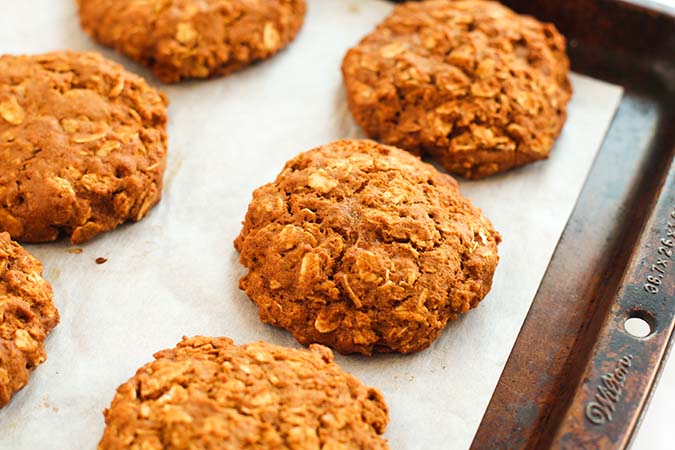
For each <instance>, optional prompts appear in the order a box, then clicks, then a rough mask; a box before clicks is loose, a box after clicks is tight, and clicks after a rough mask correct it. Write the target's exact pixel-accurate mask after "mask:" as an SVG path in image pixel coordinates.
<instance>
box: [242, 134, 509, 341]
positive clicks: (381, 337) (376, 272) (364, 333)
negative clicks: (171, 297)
mask: <svg viewBox="0 0 675 450" xmlns="http://www.w3.org/2000/svg"><path fill="white" fill-rule="evenodd" d="M500 239H501V238H500V236H499V234H498V233H497V232H496V231H495V230H494V228H493V226H492V224H491V223H490V221H489V220H487V219H486V218H485V217H483V215H482V214H481V212H480V210H479V209H478V208H475V207H474V206H472V205H471V203H470V202H469V200H467V199H466V198H464V197H463V196H462V194H461V193H460V191H459V188H458V185H457V182H456V181H455V180H454V179H453V178H452V177H450V176H448V175H446V174H442V173H440V172H439V171H438V170H436V169H435V168H434V167H433V166H431V165H429V164H426V163H424V162H422V161H420V160H419V159H418V158H417V157H415V156H413V155H410V154H409V153H407V152H405V151H403V150H400V149H397V148H394V147H389V146H385V145H381V144H377V143H375V142H373V141H367V140H344V141H337V142H334V143H331V144H328V145H325V146H323V147H319V148H317V149H314V150H311V151H309V152H306V153H302V154H300V155H298V156H297V157H295V158H293V159H292V160H290V161H289V162H288V163H287V164H286V166H285V168H284V169H283V171H282V172H281V174H280V175H279V176H278V177H277V179H276V181H274V182H273V183H270V184H267V185H265V186H263V187H261V188H258V189H257V190H256V191H255V192H254V193H253V200H252V201H251V204H250V206H249V209H248V212H247V214H246V219H245V221H244V226H243V230H242V231H241V234H240V235H239V237H238V238H237V240H236V241H235V247H236V248H237V250H238V251H239V252H240V253H241V263H242V264H243V265H244V266H246V267H247V268H248V273H247V274H246V275H245V276H244V277H243V278H242V279H241V280H240V287H241V288H242V289H243V290H244V291H245V292H246V293H247V294H248V296H249V297H250V298H251V300H253V302H254V303H256V304H257V306H258V308H259V313H260V318H261V319H262V321H263V322H266V323H269V324H273V325H276V326H279V327H283V328H286V329H287V330H289V331H290V332H291V333H292V334H293V336H294V337H295V338H296V339H297V340H298V341H299V342H301V343H303V344H310V343H314V342H317V343H321V344H324V345H328V346H330V347H332V348H334V349H336V350H338V351H339V352H341V353H353V352H359V353H363V354H370V353H372V352H373V351H380V352H401V353H408V352H414V351H419V350H422V349H424V348H426V347H428V346H429V345H430V344H431V342H432V341H433V340H434V339H436V338H437V337H438V335H439V334H440V332H441V331H442V330H443V328H444V327H445V325H446V324H447V322H448V321H449V320H451V319H454V318H456V317H457V316H458V314H460V313H464V312H467V311H468V310H469V309H471V308H473V307H475V306H477V305H478V303H479V302H480V301H481V300H482V299H483V297H485V295H486V294H487V293H488V291H489V290H490V287H491V284H492V277H493V274H494V271H495V268H496V266H497V262H498V260H499V258H498V256H497V244H498V243H499V242H500Z"/></svg>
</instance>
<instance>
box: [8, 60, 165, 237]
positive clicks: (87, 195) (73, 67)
mask: <svg viewBox="0 0 675 450" xmlns="http://www.w3.org/2000/svg"><path fill="white" fill-rule="evenodd" d="M166 105H167V100H166V98H165V97H164V96H163V95H162V94H159V93H158V92H157V91H156V90H154V89H152V88H151V87H149V86H148V85H147V84H146V82H145V81H144V80H143V79H142V78H140V77H138V76H136V75H133V74H131V73H129V72H127V71H125V70H124V69H123V68H122V66H120V65H118V64H115V63H113V62H112V61H108V60H106V59H104V58H103V57H101V56H100V55H98V54H95V53H76V52H54V53H47V54H44V55H36V56H10V55H4V56H0V231H7V232H9V234H10V235H11V236H12V238H13V239H16V240H18V241H23V242H48V241H54V240H56V239H58V238H59V237H60V236H64V235H65V236H70V239H71V241H72V242H73V243H81V242H84V241H87V240H89V239H91V238H93V237H94V236H96V235H97V234H99V233H102V232H104V231H108V230H111V229H113V228H115V227H117V226H118V225H120V224H121V223H123V222H126V221H130V220H132V221H138V220H140V219H142V218H143V217H144V216H145V215H146V213H147V212H148V211H149V210H150V208H151V207H152V206H154V205H155V204H156V203H157V202H158V201H159V199H160V196H161V191H162V175H163V173H164V165H165V159H166V147H167V137H166V131H165V128H166V121H167V117H166Z"/></svg>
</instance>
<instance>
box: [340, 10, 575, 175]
mask: <svg viewBox="0 0 675 450" xmlns="http://www.w3.org/2000/svg"><path fill="white" fill-rule="evenodd" d="M342 72H343V75H344V81H345V85H346V87H347V93H348V99H349V108H350V110H351V112H352V114H353V116H354V118H355V120H356V122H357V123H358V124H359V125H360V126H361V127H362V128H363V129H364V130H365V132H366V133H367V134H368V136H370V137H372V138H375V139H378V140H381V141H382V142H384V143H387V144H392V145H397V146H399V147H401V148H404V149H406V150H409V151H412V152H413V153H416V154H430V155H433V156H434V157H436V158H437V159H438V161H439V162H440V163H441V164H442V165H443V166H444V167H445V168H446V169H447V170H448V171H449V172H452V173H456V174H459V175H462V176H464V177H467V178H481V177H485V176H488V175H492V174H495V173H498V172H503V171H506V170H509V169H512V168H514V167H517V166H522V165H524V164H527V163H531V162H534V161H537V160H540V159H544V158H547V157H548V156H549V153H550V151H551V147H552V146H553V143H554V141H555V139H556V137H557V136H558V134H559V133H560V130H561V129H562V126H563V124H564V123H565V118H566V108H567V102H568V101H569V99H570V97H571V94H572V88H571V84H570V80H569V77H568V75H569V60H568V58H567V55H566V53H565V39H564V37H563V36H562V35H561V34H560V33H559V32H558V31H557V30H556V28H555V26H553V25H552V24H544V23H541V22H538V21H537V20H536V19H534V18H532V17H529V16H522V15H518V14H516V13H514V12H513V11H511V10H510V9H508V8H507V7H505V6H503V5H501V4H499V3H497V2H493V1H483V0H468V1H456V0H426V1H421V2H408V3H404V4H402V5H399V6H396V8H395V9H394V12H393V13H392V14H391V15H390V16H389V17H387V18H386V19H385V20H384V21H383V22H382V23H381V24H380V25H378V27H377V28H376V29H375V30H374V31H373V32H372V33H370V34H369V35H368V36H366V37H365V38H364V39H363V40H362V41H361V42H360V43H359V44H358V45H357V46H356V47H354V48H353V49H351V50H350V51H349V52H348V53H347V55H346V56H345V58H344V61H343V64H342Z"/></svg>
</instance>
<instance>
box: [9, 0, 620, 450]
mask: <svg viewBox="0 0 675 450" xmlns="http://www.w3.org/2000/svg"><path fill="white" fill-rule="evenodd" d="M0 5H2V6H3V8H2V13H1V14H0V52H2V53H33V52H45V51H48V50H55V49H66V48H70V49H76V50H91V49H96V50H99V51H102V52H103V53H104V54H105V55H107V56H109V57H112V58H114V59H116V60H118V61H120V62H122V63H123V64H125V65H126V66H127V68H129V69H131V70H133V71H136V72H139V73H141V74H143V75H144V76H146V77H147V78H148V79H149V80H151V82H152V83H154V84H157V82H156V80H155V79H154V78H152V76H151V75H150V74H149V73H148V72H147V71H145V70H144V69H142V68H140V67H139V66H137V65H135V64H133V63H131V62H130V61H128V60H126V59H125V58H123V57H120V56H118V55H115V54H114V53H112V52H111V51H108V50H104V49H101V48H99V47H98V46H96V45H95V44H94V43H93V42H91V41H90V40H89V39H88V38H87V37H86V36H85V35H84V34H83V33H82V32H81V30H80V28H79V23H78V18H77V12H76V9H75V2H74V0H30V1H24V2H14V1H11V2H10V1H9V0H0ZM390 8H391V5H390V4H389V3H386V2H384V1H382V0H360V1H359V0H310V1H309V13H308V16H307V21H306V25H305V27H304V29H303V30H302V32H301V34H300V35H299V36H298V39H297V41H296V42H295V43H293V44H292V45H291V47H290V48H289V49H288V50H286V51H284V52H282V53H281V54H279V55H278V56H277V57H275V58H273V59H272V60H270V61H269V62H266V63H264V64H260V65H257V66H255V67H252V68H250V69H248V70H245V71H243V72H240V73H238V74H235V75H233V76H231V77H228V78H225V79H214V80H210V81H200V82H191V83H184V84H180V85H177V86H171V87H162V89H164V90H165V91H166V92H167V94H168V95H169V96H170V98H171V102H172V104H171V108H170V125H169V139H170V149H169V151H170V156H169V164H168V168H167V172H166V176H165V181H166V187H165V190H164V197H163V200H162V202H161V203H160V205H159V206H158V207H156V208H155V209H154V210H153V211H152V212H151V214H150V215H149V216H148V217H147V218H146V219H145V220H143V221H142V222H140V223H138V224H133V225H128V226H124V227H122V228H120V229H118V230H117V231H114V232H111V233H108V234H106V235H103V236H101V237H99V238H97V239H96V240H94V241H93V242H90V243H88V244H86V245H84V246H83V249H84V252H83V253H81V254H71V253H68V252H67V249H68V248H69V245H68V243H67V242H62V243H56V244H51V245H40V246H29V250H30V251H32V252H33V253H34V254H35V255H36V256H38V257H39V258H40V259H41V260H42V261H43V263H44V265H45V276H46V278H47V279H48V280H50V281H51V282H52V283H53V286H54V291H55V302H56V304H57V306H58V308H59V310H60V312H61V324H60V325H59V326H58V327H57V328H56V329H55V330H54V331H53V333H52V334H51V335H50V337H49V339H48V341H47V353H48V358H49V359H48V361H47V362H46V363H45V364H44V365H42V366H40V367H39V368H38V369H37V370H36V371H35V372H34V373H33V375H32V377H31V381H30V383H29V385H28V386H27V387H26V388H25V389H23V390H22V391H21V392H19V393H18V394H17V395H16V396H15V397H14V399H13V400H12V402H11V403H10V404H9V405H8V406H7V407H5V408H4V409H2V410H0V449H3V450H4V449H8V450H9V449H12V450H42V449H59V450H71V449H72V450H76V449H77V450H79V449H93V448H95V446H96V443H97V442H98V440H99V438H100V436H101V433H102V430H103V417H102V414H101V411H102V410H103V408H105V407H106V406H108V404H109V402H110V400H111V399H112V397H113V394H114V392H115V389H116V388H117V386H118V385H119V384H121V383H122V382H124V381H126V380H127V379H128V378H129V377H130V376H131V375H133V374H134V373H135V371H136V369H137V368H138V367H140V366H141V365H142V364H144V363H146V362H148V361H149V360H151V355H152V354H153V353H154V352H155V351H157V350H160V349H163V348H168V347H172V346H174V345H175V344H176V343H177V342H178V341H179V340H180V338H181V337H182V336H183V335H187V336H192V335H196V334H203V335H214V336H215V335H226V336H229V337H232V338H233V339H234V340H235V341H236V342H238V343H245V342H249V341H254V340H259V339H264V340H267V341H270V342H273V343H277V344H282V345H288V346H297V344H296V343H295V341H294V340H293V339H292V338H291V337H290V336H289V335H288V334H287V333H286V332H285V331H283V330H278V329H274V328H272V327H269V326H266V325H263V324H262V323H260V321H259V320H258V317H257V310H256V308H255V307H254V305H253V304H252V303H251V302H250V301H249V300H248V299H247V297H246V296H245V295H244V294H243V293H242V292H240V291H239V290H238V288H237V280H238V278H239V277H240V276H241V275H242V274H243V269H242V267H241V266H240V265H239V263H238V255H237V253H236V252H235V250H234V249H233V246H232V241H233V240H234V238H235V237H236V236H237V234H238V232H239V230H240V223H241V220H242V219H243V217H244V214H245V212H246V208H247V205H248V202H249V200H250V198H251V192H252V190H253V189H254V188H255V187H257V186H259V185H261V184H264V183H266V182H269V181H271V180H273V179H274V177H275V176H276V174H277V173H278V172H279V171H280V170H281V168H282V166H283V164H284V162H285V161H286V160H288V159H289V158H291V157H292V156H294V155H296V154H297V153H299V152H300V151H304V150H307V149H310V148H312V147H314V146H318V145H321V144H324V143H327V142H329V141H332V140H334V139H338V138H343V137H361V136H362V134H361V132H360V131H359V129H358V128H357V127H356V126H355V124H354V122H353V121H352V119H351V116H350V115H349V113H348V110H347V107H346V102H345V93H344V90H343V88H342V84H341V83H342V82H341V75H340V72H339V67H340V62H341V59H342V56H343V55H344V53H345V51H346V50H347V49H348V48H349V47H350V46H352V45H353V44H355V43H356V42H357V41H358V40H359V39H360V37H361V36H363V35H364V34H365V33H366V32H368V31H369V30H370V29H371V28H372V27H373V26H374V25H375V24H376V23H377V22H379V21H380V20H381V19H382V18H383V17H384V16H385V15H386V14H387V13H388V12H389V10H390ZM573 84H574V88H575V95H574V98H573V100H572V102H571V104H570V108H569V119H568V122H567V125H566V127H565V129H564V131H563V133H562V136H561V137H560V139H559V140H558V142H557V144H556V147H555V149H554V151H553V154H552V157H551V159H550V160H549V161H547V162H543V163H538V164H534V165H531V166H529V167H526V168H524V169H521V170H517V171H513V172H510V173H508V174H506V175H502V176H497V177H493V178H490V179H487V180H484V181H480V182H462V189H463V191H464V193H465V194H466V195H468V196H469V197H470V198H471V199H472V200H473V201H474V203H475V204H477V205H478V206H480V207H481V208H482V209H483V210H484V212H485V214H486V215H487V216H488V217H490V218H491V219H492V221H493V222H494V224H495V227H496V228H497V229H498V230H499V231H500V232H501V233H502V235H503V236H504V242H503V244H502V245H501V246H500V248H499V253H500V256H501V262H500V265H499V267H498V270H497V274H496V277H495V280H494V286H493V289H492V292H491V293H490V294H489V296H488V297H487V298H486V300H485V301H484V302H483V303H481V305H480V306H479V307H478V308H477V309H476V310H474V311H471V312H470V313H469V314H467V315H466V316H465V317H463V318H462V319H460V320H458V321H456V322H454V323H452V324H450V326H448V329H447V330H446V331H445V333H444V334H443V335H442V336H441V337H440V339H438V341H437V342H436V343H435V344H434V345H433V346H432V347H431V348H430V349H428V350H426V351H424V352H421V353H419V354H416V355H408V356H396V355H380V356H375V357H371V358H365V357H353V356H352V357H343V356H339V357H338V358H337V361H338V362H339V363H340V364H341V365H342V367H343V368H345V369H346V370H348V371H351V372H353V373H354V374H356V375H357V376H358V377H360V378H361V379H362V380H363V381H364V382H365V383H367V384H369V385H373V386H377V387H379V388H380V389H381V390H382V391H383V392H384V394H385V397H386V400H387V402H388V404H389V407H390V416H391V423H390V425H389V428H388V430H387V434H386V436H387V438H388V439H389V440H390V445H391V447H392V449H463V448H467V447H468V446H469V444H470V443H471V439H472V437H473V435H474V433H475V431H476V429H477V427H478V424H479V422H480V419H481V417H482V415H483V412H484V410H485V408H486V406H487V403H488V401H489V400H490V396H491V393H492V391H493V389H494V387H495V385H496V383H497V380H498V378H499V375H500V373H501V371H502V368H503V366H504V364H505V362H506V359H507V357H508V355H509V352H510V349H511V347H512V346H513V343H514V341H515V338H516V336H517V334H518V330H519V329H520V326H521V325H522V322H523V319H524V317H525V315H526V313H527V310H528V308H529V306H530V303H531V302H532V299H533V297H534V294H535V292H536V289H537V287H538V285H539V283H540V281H541V278H542V276H543V274H544V272H545V269H546V266H547V264H548V261H549V259H550V257H551V254H552V253H553V250H554V248H555V245H556V243H557V241H558V239H559V237H560V234H561V232H562V230H563V228H564V226H565V223H566V221H567V218H568V217H569V215H570V212H571V210H572V208H573V206H574V203H575V200H576V198H577V196H578V193H579V191H580V189H581V187H582V185H583V182H584V179H585V176H586V174H587V172H588V170H589V168H590V166H591V163H592V161H593V158H594V156H595V154H596V151H597V149H598V147H599V145H600V143H601V141H602V138H603V135H604V133H605V131H606V128H607V126H608V124H609V122H610V120H611V117H612V115H613V114H614V111H615V109H616V107H617V104H618V101H619V99H620V96H621V90H620V89H619V88H617V87H615V86H611V85H608V84H605V83H602V82H599V81H596V80H592V79H589V78H585V77H582V76H576V75H575V76H573ZM97 257H104V258H108V262H107V263H106V264H103V265H97V264H95V262H94V260H95V259H96V258H97ZM561 301H564V299H561ZM542 326H545V324H542Z"/></svg>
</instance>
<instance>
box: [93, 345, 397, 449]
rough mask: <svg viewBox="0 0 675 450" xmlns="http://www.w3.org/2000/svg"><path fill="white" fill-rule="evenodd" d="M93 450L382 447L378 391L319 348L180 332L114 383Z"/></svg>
mask: <svg viewBox="0 0 675 450" xmlns="http://www.w3.org/2000/svg"><path fill="white" fill-rule="evenodd" d="M105 419H106V429H105V432H104V434H103V438H102V439H101V442H100V443H99V445H98V448H99V450H117V449H145V450H152V449H158V450H159V449H172V450H180V449H186V450H187V449H233V450H234V449H242V450H244V449H261V450H264V449H295V450H305V449H306V450H314V449H325V450H337V449H344V450H347V449H355V450H356V449H365V448H367V449H387V448H388V447H387V444H386V441H385V440H384V439H383V438H382V437H381V435H382V434H383V433H384V430H385V428H386V425H387V422H388V415H387V406H386V404H385V403H384V399H383V398H382V394H381V393H380V392H379V391H378V390H376V389H373V388H368V387H366V386H364V385H363V384H361V383H360V382H359V381H358V380H357V379H356V378H355V377H354V376H352V375H350V374H347V373H345V372H343V371H342V370H341V369H340V368H339V367H338V366H337V365H336V364H335V363H334V362H333V354H332V352H331V351H330V350H329V349H327V348H325V347H322V346H320V345H314V346H312V347H311V348H310V350H309V351H307V350H296V349H290V348H284V347H279V346H276V345H271V344H267V343H264V342H257V343H252V344H247V345H240V346H237V345H234V343H233V342H232V341H231V340H230V339H227V338H207V337H199V336H198V337H194V338H191V339H187V338H184V339H183V341H182V342H180V343H179V344H178V345H177V347H176V348H173V349H169V350H164V351H161V352H158V353H156V354H155V361H153V362H151V363H149V364H146V365H145V366H144V367H142V368H141V369H139V370H138V372H136V375H135V376H134V377H132V378H131V379H130V380H129V381H128V382H126V383H124V384H123V385H121V386H120V387H119V389H118V390H117V394H116V395H115V397H114V399H113V401H112V404H111V406H110V408H109V409H108V410H106V412H105Z"/></svg>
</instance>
